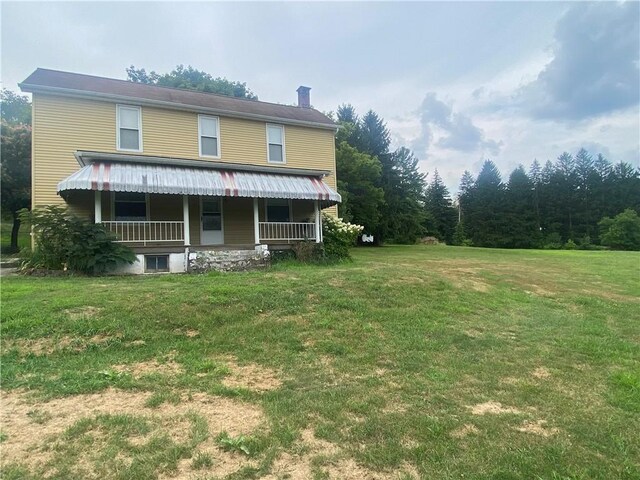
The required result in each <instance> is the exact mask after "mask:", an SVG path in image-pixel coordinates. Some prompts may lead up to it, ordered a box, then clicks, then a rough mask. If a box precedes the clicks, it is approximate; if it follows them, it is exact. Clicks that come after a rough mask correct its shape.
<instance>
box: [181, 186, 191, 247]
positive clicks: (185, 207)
mask: <svg viewBox="0 0 640 480" xmlns="http://www.w3.org/2000/svg"><path fill="white" fill-rule="evenodd" d="M182 220H183V222H184V244H185V246H189V245H191V234H190V232H189V195H182Z"/></svg>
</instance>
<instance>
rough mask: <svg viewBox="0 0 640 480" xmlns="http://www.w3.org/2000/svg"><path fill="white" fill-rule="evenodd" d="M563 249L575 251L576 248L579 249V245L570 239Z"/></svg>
mask: <svg viewBox="0 0 640 480" xmlns="http://www.w3.org/2000/svg"><path fill="white" fill-rule="evenodd" d="M563 248H564V249H565V250H575V249H576V248H578V245H576V242H574V241H573V240H571V239H569V240H567V243H565V244H564V247H563Z"/></svg>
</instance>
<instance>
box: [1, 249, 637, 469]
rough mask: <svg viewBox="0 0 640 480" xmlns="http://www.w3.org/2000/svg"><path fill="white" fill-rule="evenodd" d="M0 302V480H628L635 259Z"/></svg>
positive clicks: (143, 282) (349, 270)
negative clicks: (3, 418) (4, 407)
mask: <svg viewBox="0 0 640 480" xmlns="http://www.w3.org/2000/svg"><path fill="white" fill-rule="evenodd" d="M1 295H2V340H3V345H2V347H3V348H2V391H3V395H5V396H8V398H9V399H10V400H12V401H13V400H14V399H15V401H16V402H18V403H16V405H17V406H16V407H13V408H14V411H12V412H11V415H12V416H11V419H10V421H9V423H10V422H14V423H13V424H9V425H8V427H7V426H6V425H5V424H3V425H1V426H0V431H1V432H2V448H3V457H4V458H5V459H4V465H3V472H2V473H3V478H8V479H12V478H44V477H45V476H46V477H47V478H82V477H83V476H92V477H97V478H105V479H119V478H149V479H155V478H160V477H161V478H172V476H179V475H184V478H202V479H205V478H207V479H209V478H224V477H226V476H229V477H228V478H236V479H237V478H262V477H265V478H271V479H276V478H300V477H299V476H298V477H296V475H295V474H296V472H298V473H299V472H304V474H303V475H302V478H317V479H321V478H347V479H348V478H365V477H366V478H418V477H419V478H425V479H431V478H439V479H449V478H451V479H453V478H473V479H563V480H568V479H603V480H604V479H613V478H629V479H632V478H640V443H639V442H638V441H637V438H638V431H640V415H639V412H640V346H639V342H640V328H639V325H640V323H639V322H640V308H639V307H640V256H639V255H638V254H637V253H623V252H580V251H516V250H513V251H507V250H485V249H474V248H456V247H439V246H436V247H424V246H411V247H401V246H392V247H385V248H381V249H376V248H371V249H358V250H355V251H354V261H353V262H351V263H345V264H340V265H338V266H333V267H314V266H304V265H297V264H293V263H284V264H280V265H277V266H274V267H272V268H271V269H270V270H268V271H266V272H250V273H240V274H216V273H212V274H208V275H158V276H138V277H111V278H105V277H102V278H81V277H78V278H73V277H71V278H28V277H12V278H6V279H3V281H2V292H1ZM234 376H235V377H234ZM274 377H277V379H278V381H277V382H276V381H275V380H274ZM234 378H235V380H234ZM238 379H240V380H238ZM243 382H245V383H243ZM20 402H24V403H25V405H22V404H21V403H20ZM92 402H94V403H92ZM110 402H111V403H110ZM136 402H139V403H136ZM212 402H213V403H212ZM215 402H226V403H215ZM100 405H107V406H108V407H109V412H108V413H105V412H102V413H101V411H98V410H91V408H90V407H92V406H94V407H95V408H98V409H99V408H102V407H99V406H100ZM137 405H139V406H137ZM105 408H106V407H105ZM65 409H66V410H65ZM21 412H23V413H24V414H23V415H22V416H21ZM29 412H31V413H29ZM57 412H69V415H70V416H71V417H73V418H69V419H68V420H67V423H65V421H64V419H58V417H56V414H57ZM96 412H97V413H96ZM221 412H222V413H221ZM16 422H18V423H16ZM19 422H22V423H19ZM18 426H20V428H22V429H23V430H24V429H30V428H31V429H33V431H34V432H41V433H40V434H39V435H38V441H34V442H33V443H32V444H29V445H27V446H24V445H22V446H20V445H19V443H20V441H19V440H20V438H18V437H15V438H14V439H12V435H14V436H15V435H19V433H17V432H20V431H23V430H20V429H18V428H17V427H18ZM12 442H13V443H12ZM25 442H26V440H25ZM23 443H24V442H23ZM21 449H22V450H21ZM245 450H246V452H249V455H247V454H246V452H245ZM12 452H16V455H15V456H12V455H11V453H12ZM25 452H27V453H28V455H26V456H25ZM18 453H21V455H17V454H18ZM25 458H27V459H26V460H25ZM295 468H302V470H295ZM292 472H293V473H292ZM187 475H191V476H190V477H189V476H187ZM267 475H272V476H271V477H266V476H267ZM376 475H378V476H376Z"/></svg>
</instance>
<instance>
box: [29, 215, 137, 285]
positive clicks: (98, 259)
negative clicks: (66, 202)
mask: <svg viewBox="0 0 640 480" xmlns="http://www.w3.org/2000/svg"><path fill="white" fill-rule="evenodd" d="M21 218H22V219H23V220H25V221H28V222H30V223H31V226H32V228H33V234H34V236H35V250H34V251H33V252H32V253H31V255H29V256H28V258H27V259H26V261H25V263H24V266H25V267H26V268H44V269H47V270H69V271H72V272H80V273H86V274H96V273H103V272H105V271H107V270H109V269H110V268H113V267H115V266H117V265H118V264H122V263H128V264H132V263H133V262H134V261H135V260H136V255H135V254H134V252H133V251H132V250H131V249H130V248H129V247H126V246H124V245H122V244H119V243H115V242H114V240H115V238H116V237H115V235H113V233H111V232H109V231H108V230H106V229H105V227H104V226H103V225H100V224H97V223H92V222H89V221H87V220H85V219H84V218H80V217H78V216H77V215H73V214H71V213H69V212H68V211H67V210H66V209H65V208H62V207H58V206H48V207H44V208H38V209H34V210H33V211H31V212H28V211H23V212H22V213H21Z"/></svg>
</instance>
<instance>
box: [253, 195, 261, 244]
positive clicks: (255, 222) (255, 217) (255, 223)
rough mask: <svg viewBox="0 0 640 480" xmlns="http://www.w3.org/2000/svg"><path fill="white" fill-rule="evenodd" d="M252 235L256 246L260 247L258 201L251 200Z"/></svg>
mask: <svg viewBox="0 0 640 480" xmlns="http://www.w3.org/2000/svg"><path fill="white" fill-rule="evenodd" d="M253 235H254V241H255V244H256V245H260V215H259V214H258V199H257V198H254V199H253Z"/></svg>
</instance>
